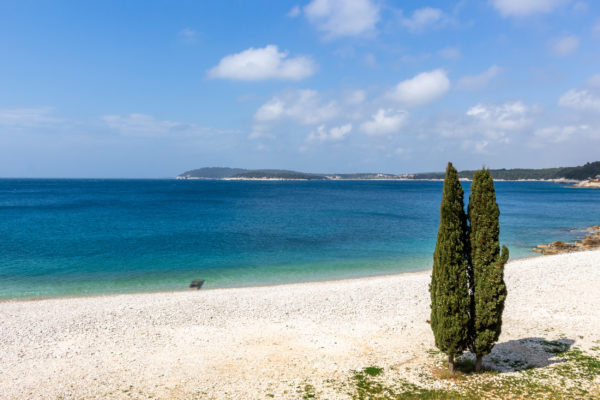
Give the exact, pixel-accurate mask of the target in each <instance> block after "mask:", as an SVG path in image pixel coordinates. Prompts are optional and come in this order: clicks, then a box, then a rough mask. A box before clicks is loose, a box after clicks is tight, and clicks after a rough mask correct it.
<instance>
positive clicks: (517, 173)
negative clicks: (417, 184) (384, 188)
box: [414, 161, 600, 181]
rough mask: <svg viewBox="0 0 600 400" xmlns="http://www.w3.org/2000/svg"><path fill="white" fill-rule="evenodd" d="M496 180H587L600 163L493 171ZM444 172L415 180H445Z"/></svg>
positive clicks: (464, 173) (468, 174)
mask: <svg viewBox="0 0 600 400" xmlns="http://www.w3.org/2000/svg"><path fill="white" fill-rule="evenodd" d="M474 172H475V171H470V170H467V171H460V172H459V173H458V176H459V177H460V178H467V179H473V173H474ZM491 173H492V176H493V177H494V179H506V180H519V179H575V180H579V181H581V180H586V179H590V178H594V177H596V175H600V161H595V162H592V163H587V164H585V165H582V166H579V167H558V168H542V169H525V168H514V169H505V168H502V169H492V170H491ZM443 178H444V173H443V172H431V173H418V174H414V179H443Z"/></svg>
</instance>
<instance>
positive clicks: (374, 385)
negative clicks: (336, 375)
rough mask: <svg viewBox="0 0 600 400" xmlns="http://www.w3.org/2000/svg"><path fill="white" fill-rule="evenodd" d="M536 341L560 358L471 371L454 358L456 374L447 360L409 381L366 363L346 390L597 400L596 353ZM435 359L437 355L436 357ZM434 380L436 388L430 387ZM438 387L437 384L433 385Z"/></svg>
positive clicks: (380, 397)
mask: <svg viewBox="0 0 600 400" xmlns="http://www.w3.org/2000/svg"><path fill="white" fill-rule="evenodd" d="M540 345H541V346H542V347H543V349H544V351H546V352H547V353H548V354H549V355H550V356H552V357H556V358H561V359H562V361H559V362H556V363H552V364H550V365H547V366H545V367H537V368H536V367H533V366H532V365H531V364H530V363H528V362H527V361H524V360H503V361H506V362H507V363H508V365H510V366H511V367H512V368H513V369H514V370H515V372H510V373H499V372H495V371H486V372H483V373H481V374H473V373H471V372H472V371H473V369H474V360H473V359H472V358H470V357H465V356H463V357H460V358H458V359H457V360H456V363H455V367H456V368H457V371H458V372H457V376H455V377H449V375H448V377H447V378H450V379H447V378H446V375H445V374H444V370H445V371H446V374H447V365H446V366H445V367H442V368H441V369H440V368H438V369H437V370H436V369H433V370H432V372H431V373H430V374H427V373H425V374H424V375H423V376H421V375H419V380H420V381H421V382H422V383H421V382H420V383H418V384H415V383H411V382H409V381H407V380H405V379H399V378H395V377H394V373H393V372H390V371H389V370H388V372H387V373H384V369H383V368H381V367H374V366H371V367H367V368H364V369H362V370H360V371H353V372H352V376H351V378H350V379H349V383H348V384H346V385H345V387H346V388H347V389H349V391H348V394H349V395H350V397H351V398H352V399H354V400H404V399H449V400H453V399H467V400H479V399H498V398H502V399H525V398H527V399H530V398H531V399H552V400H554V399H556V400H561V399H565V400H566V399H574V398H575V399H598V400H600V388H599V387H598V377H599V376H600V358H598V357H595V356H594V355H590V354H588V353H586V352H583V351H582V350H580V349H578V348H571V349H569V344H566V343H564V342H561V341H541V342H540ZM439 360H440V361H441V360H442V359H441V356H440V357H439ZM433 384H435V386H436V388H435V389H434V388H432V386H433ZM440 386H442V388H439V387H440Z"/></svg>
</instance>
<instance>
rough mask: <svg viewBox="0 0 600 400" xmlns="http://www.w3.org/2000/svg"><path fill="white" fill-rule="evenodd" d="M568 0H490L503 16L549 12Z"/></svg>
mask: <svg viewBox="0 0 600 400" xmlns="http://www.w3.org/2000/svg"><path fill="white" fill-rule="evenodd" d="M569 1H570V0H491V3H492V4H493V5H494V7H495V8H496V9H497V10H498V11H499V12H500V14H502V16H504V17H527V16H530V15H534V14H539V13H550V12H552V11H554V10H555V9H556V8H558V7H559V6H561V5H563V4H565V3H568V2H569Z"/></svg>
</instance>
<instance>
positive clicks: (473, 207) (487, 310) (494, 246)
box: [468, 169, 508, 355]
mask: <svg viewBox="0 0 600 400" xmlns="http://www.w3.org/2000/svg"><path fill="white" fill-rule="evenodd" d="M499 217H500V209H499V208H498V204H497V203H496V192H495V190H494V181H493V179H492V174H491V173H490V171H489V170H487V169H482V170H480V171H477V172H476V173H475V175H474V176H473V183H472V184H471V196H470V197H469V207H468V219H469V221H470V229H469V242H470V247H471V258H470V260H471V269H470V275H471V279H470V280H471V285H472V294H471V298H472V301H471V332H470V347H471V350H472V351H473V352H474V353H475V354H477V355H485V354H489V353H490V352H491V351H492V347H493V346H494V343H495V342H496V341H497V340H498V337H499V336H500V332H501V328H502V311H503V310H504V300H505V299H506V284H505V283H504V264H506V261H507V260H508V249H507V248H506V246H503V247H502V252H500V242H499V235H500V221H499Z"/></svg>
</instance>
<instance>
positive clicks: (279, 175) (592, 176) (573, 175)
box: [177, 161, 600, 187]
mask: <svg viewBox="0 0 600 400" xmlns="http://www.w3.org/2000/svg"><path fill="white" fill-rule="evenodd" d="M491 172H492V175H493V176H494V179H497V180H556V181H567V182H568V181H572V182H575V181H577V182H580V181H587V182H589V185H591V186H585V187H596V186H598V179H599V178H600V161H595V162H591V163H587V164H585V165H582V166H577V167H558V168H542V169H525V168H513V169H505V168H503V169H492V170H491ZM473 173H474V171H472V170H465V171H460V172H459V177H460V178H461V179H465V180H467V179H468V180H470V179H472V178H473ZM443 178H444V173H443V172H424V173H414V174H389V173H376V172H375V173H354V174H326V173H307V172H298V171H289V170H282V169H242V168H219V167H208V168H199V169H193V170H190V171H186V172H184V173H182V174H180V175H178V176H177V179H223V180H437V179H443ZM586 184H587V183H586ZM580 187H584V186H580Z"/></svg>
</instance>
